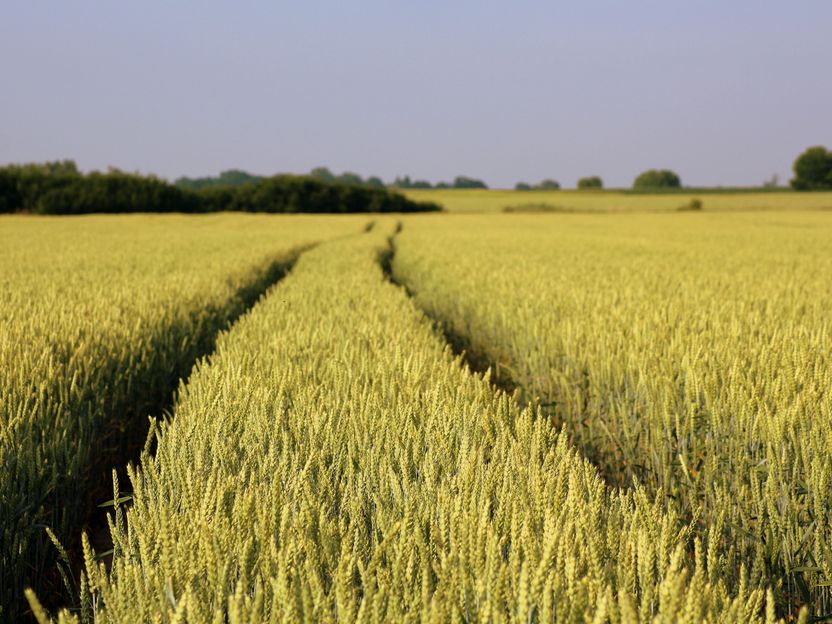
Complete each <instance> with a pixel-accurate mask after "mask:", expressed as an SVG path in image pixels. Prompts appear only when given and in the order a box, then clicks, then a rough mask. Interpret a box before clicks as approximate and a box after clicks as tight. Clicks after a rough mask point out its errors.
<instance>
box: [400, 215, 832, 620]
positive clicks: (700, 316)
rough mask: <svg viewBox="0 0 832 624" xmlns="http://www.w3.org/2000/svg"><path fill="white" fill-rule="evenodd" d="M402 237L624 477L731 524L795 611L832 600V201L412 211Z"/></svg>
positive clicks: (733, 539)
mask: <svg viewBox="0 0 832 624" xmlns="http://www.w3.org/2000/svg"><path fill="white" fill-rule="evenodd" d="M396 245H397V253H396V256H395V260H394V262H393V271H394V274H395V276H396V278H397V279H398V280H400V281H401V282H402V283H404V284H406V285H407V287H408V288H409V289H410V291H411V292H412V293H414V296H415V298H416V301H417V302H418V304H419V305H420V306H422V307H423V308H424V309H425V310H427V311H428V312H429V314H430V315H431V316H433V317H435V318H437V319H439V320H441V321H442V323H443V324H444V326H445V327H446V330H447V331H448V332H449V333H450V334H453V335H455V336H457V337H461V338H462V339H463V340H465V341H467V346H468V348H469V350H470V351H472V352H474V353H476V354H477V355H478V356H479V357H481V358H485V359H486V360H487V361H488V362H490V363H491V364H492V365H494V366H495V368H496V369H497V370H498V372H499V374H500V375H501V376H503V377H506V378H508V379H509V380H510V381H511V382H512V383H513V384H516V385H517V386H519V387H520V388H521V389H522V392H523V397H524V399H525V400H526V401H527V402H530V403H536V404H538V405H541V406H542V408H543V409H545V411H546V412H547V414H549V415H551V416H552V417H553V418H554V419H555V421H556V422H557V423H558V425H562V426H563V427H564V429H565V431H566V432H567V433H568V435H569V438H570V440H571V441H572V442H573V443H574V444H575V445H576V446H577V447H578V448H579V449H580V450H581V452H582V454H584V456H586V457H588V458H590V459H591V460H592V461H593V463H595V464H596V465H597V466H598V467H599V469H600V470H601V472H602V474H604V476H605V478H606V479H607V480H608V482H610V483H612V484H615V485H619V486H631V485H632V484H633V483H637V484H640V486H642V487H644V488H646V491H647V492H648V493H649V495H651V496H653V495H661V496H664V497H667V500H668V505H669V506H671V507H672V508H674V509H676V510H677V511H678V513H679V514H680V515H681V517H683V518H686V519H687V518H701V523H700V526H701V527H711V529H710V530H711V531H713V530H715V529H714V527H719V538H720V540H721V543H722V544H723V546H724V548H725V552H726V562H725V563H726V573H727V574H728V573H729V572H730V570H734V571H738V570H740V569H742V568H743V567H744V568H745V569H746V570H747V571H748V572H749V573H750V576H751V581H752V583H754V584H761V585H767V584H770V585H772V586H773V587H774V588H775V594H776V596H777V602H778V608H779V610H780V611H781V612H782V613H789V612H794V610H795V608H796V605H800V604H809V605H810V606H811V607H812V610H813V613H814V614H815V615H816V616H823V615H825V614H827V613H829V612H830V611H832V590H830V585H832V525H830V520H829V518H830V512H832V489H830V484H832V453H830V451H829V449H830V448H832V394H830V388H832V317H830V310H832V282H830V280H829V275H832V219H830V215H829V214H824V213H815V214H810V213H792V214H786V213H776V214H775V213H771V214H763V213H755V214H735V215H677V216H668V215H652V216H651V215H629V216H627V217H620V216H613V215H605V216H583V215H567V216H561V217H557V216H555V217H539V216H538V217H523V216H512V217H502V218H500V217H490V218H485V217H470V218H464V217H459V218H457V219H456V222H455V223H454V224H449V223H448V222H445V223H438V222H437V221H435V220H430V219H412V220H410V221H408V223H407V225H406V227H405V228H404V231H403V233H402V234H401V235H400V236H399V237H398V238H397V242H396ZM460 250H463V251H460ZM729 578H730V574H729Z"/></svg>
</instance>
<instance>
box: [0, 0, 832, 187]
mask: <svg viewBox="0 0 832 624" xmlns="http://www.w3.org/2000/svg"><path fill="white" fill-rule="evenodd" d="M831 33H832V2H829V1H828V0H816V1H800V0H795V1H794V2H782V1H781V2H770V1H768V0H755V1H752V0H735V1H733V2H729V1H728V0H722V1H720V2H716V1H710V0H702V1H691V0H687V1H685V2H682V1H676V0H664V1H661V2H659V1H652V0H651V1H646V0H645V1H641V0H633V2H622V1H621V0H617V1H614V2H613V1H601V0H584V1H581V2H569V3H564V2H533V1H530V0H517V1H514V2H503V3H496V2H488V1H479V2H473V1H455V0H446V1H444V2H440V1H435V0H422V1H420V2H402V1H396V0H388V1H386V2H382V1H376V0H371V1H365V0H353V2H330V1H323V0H304V1H301V2H265V1H238V2H233V3H232V2H217V1H211V0H202V1H200V2H175V1H174V2H171V1H168V2H161V1H157V0H145V1H144V2H141V3H124V2H112V0H109V1H100V2H92V1H87V0H72V1H66V2H58V1H54V0H53V1H51V2H49V1H42V2H32V1H31V0H27V1H19V0H4V2H3V4H2V7H0V80H2V87H0V163H3V162H19V161H41V160H47V159H57V158H74V159H76V161H77V162H78V164H79V165H80V166H81V167H82V168H83V169H102V168H106V167H107V166H108V165H113V166H117V167H120V168H122V169H127V170H139V171H142V172H152V173H156V174H159V175H162V176H165V177H168V178H175V177H178V176H180V175H205V174H214V173H218V172H219V171H220V170H223V169H229V168H235V167H239V168H243V169H246V170H249V171H251V172H255V173H275V172H278V171H293V172H303V171H308V170H309V169H311V168H312V167H315V166H318V165H326V166H329V167H330V168H331V169H333V170H335V171H339V172H340V171H343V170H352V171H356V172H358V173H360V174H362V175H369V174H376V175H380V176H381V177H383V178H385V179H387V180H390V179H392V178H393V177H394V176H396V175H402V174H409V175H411V176H413V177H417V178H426V179H429V180H432V181H438V180H440V179H449V178H452V177H454V176H455V175H458V174H465V175H471V176H476V177H480V178H483V179H485V180H486V181H487V182H488V183H489V184H491V185H492V186H510V185H513V184H514V183H515V182H517V181H518V180H525V181H529V182H535V181H538V180H540V179H542V178H544V177H552V178H555V179H557V180H559V181H560V182H561V183H562V184H564V185H567V186H571V185H574V183H575V181H576V179H577V178H578V177H580V176H583V175H588V174H598V175H601V176H602V177H603V178H604V180H605V182H606V183H607V185H609V186H624V185H629V184H630V183H631V182H632V179H633V177H634V176H635V175H636V174H637V173H639V172H640V171H642V170H644V169H646V168H650V167H668V168H672V169H675V170H676V171H677V172H678V173H679V174H680V175H681V177H682V180H683V182H684V183H685V184H690V185H710V184H725V185H730V184H759V183H761V182H762V181H763V180H764V179H767V178H768V177H770V176H771V175H772V174H775V173H776V174H779V176H780V178H781V181H785V180H787V179H788V177H789V175H790V169H791V163H792V162H793V160H794V158H795V156H796V155H797V154H798V153H799V152H800V151H801V150H802V149H804V148H805V147H807V146H809V145H814V144H826V145H828V146H830V147H832V34H831Z"/></svg>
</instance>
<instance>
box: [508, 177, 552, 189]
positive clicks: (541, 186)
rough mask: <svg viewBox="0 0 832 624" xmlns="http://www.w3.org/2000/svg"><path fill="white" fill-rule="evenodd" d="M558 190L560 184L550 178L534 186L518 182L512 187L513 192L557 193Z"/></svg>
mask: <svg viewBox="0 0 832 624" xmlns="http://www.w3.org/2000/svg"><path fill="white" fill-rule="evenodd" d="M558 189H560V184H559V183H558V182H556V181H555V180H552V179H551V178H546V179H545V180H543V181H541V182H540V184H535V185H534V186H532V185H531V184H528V183H526V182H518V183H517V184H515V185H514V190H515V191H557V190H558Z"/></svg>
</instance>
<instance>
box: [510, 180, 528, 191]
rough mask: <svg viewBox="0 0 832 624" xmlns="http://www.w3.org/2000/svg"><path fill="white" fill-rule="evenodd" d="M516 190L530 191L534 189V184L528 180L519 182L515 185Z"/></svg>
mask: <svg viewBox="0 0 832 624" xmlns="http://www.w3.org/2000/svg"><path fill="white" fill-rule="evenodd" d="M514 190H515V191H530V190H532V185H531V184H529V183H528V182H518V183H517V184H515V185H514Z"/></svg>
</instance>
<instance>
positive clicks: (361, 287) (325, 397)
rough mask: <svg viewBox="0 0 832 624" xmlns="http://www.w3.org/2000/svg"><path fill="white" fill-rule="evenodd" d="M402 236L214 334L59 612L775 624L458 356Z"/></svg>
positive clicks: (672, 527) (713, 549) (656, 510)
mask: <svg viewBox="0 0 832 624" xmlns="http://www.w3.org/2000/svg"><path fill="white" fill-rule="evenodd" d="M390 233H392V224H391V223H386V224H382V225H380V226H378V227H376V228H375V229H373V230H372V231H370V232H369V233H366V234H362V235H357V236H354V237H350V238H344V239H339V240H338V241H334V242H330V243H327V244H323V245H320V246H318V247H316V248H315V249H313V250H311V251H309V252H306V253H304V254H303V255H302V256H301V258H300V260H299V261H298V262H297V264H296V265H295V266H294V268H293V270H292V273H291V274H290V275H289V276H288V277H287V278H286V279H285V280H283V281H282V282H281V283H280V284H279V285H278V286H277V287H276V288H275V289H274V290H273V291H271V293H270V294H269V296H267V297H266V298H265V299H263V300H262V301H261V302H260V303H259V304H258V305H257V306H255V307H254V308H253V310H252V311H251V312H250V313H249V314H248V315H246V316H245V317H243V318H242V319H240V320H239V321H238V322H237V323H236V324H235V325H234V326H233V327H232V328H231V329H230V330H229V331H228V332H227V333H224V334H223V335H222V336H221V337H220V338H219V340H218V342H217V349H216V352H215V354H214V355H213V356H212V357H211V358H210V360H209V361H206V362H204V363H202V364H201V365H200V366H199V367H198V369H197V370H196V371H195V372H194V374H193V375H192V376H191V377H190V380H189V383H188V384H187V385H186V386H183V388H182V389H181V392H180V394H179V397H178V400H177V403H176V405H175V409H174V413H173V417H172V418H171V419H166V420H164V421H162V422H160V423H159V425H158V429H157V431H156V433H155V439H156V450H155V452H152V453H151V452H150V451H149V450H146V451H145V452H144V453H143V454H142V457H141V464H140V465H139V466H138V467H133V468H131V469H130V470H129V473H130V484H129V486H128V485H127V484H124V483H121V484H119V483H116V484H115V487H114V492H113V500H114V501H119V500H121V499H123V498H129V503H127V504H124V503H116V509H115V511H114V514H113V516H112V519H111V522H110V530H111V533H112V536H113V543H114V553H113V560H112V565H111V566H110V567H109V568H107V567H105V566H104V564H103V563H98V562H96V560H95V559H96V555H95V553H94V552H93V551H92V548H91V547H90V545H89V542H88V541H86V540H85V547H84V551H85V559H86V566H85V570H84V572H83V574H82V577H81V580H80V586H81V591H80V604H79V605H78V606H79V608H80V613H70V612H68V611H67V612H64V613H63V614H62V615H61V616H60V620H61V621H62V622H70V621H77V620H78V619H80V620H81V621H84V622H90V621H96V622H109V621H115V622H127V621H156V622H186V621H187V622H209V621H213V622H224V621H227V622H230V623H232V624H237V623H239V622H298V621H316V622H336V621H337V622H390V621H397V622H398V621H401V622H408V621H432V622H449V621H469V622H471V621H481V622H489V621H493V622H508V621H513V622H553V621H557V622H567V623H568V622H590V621H592V622H640V621H655V622H701V621H704V620H705V619H706V618H707V621H710V622H740V621H741V622H762V621H763V619H762V613H763V612H764V611H767V613H768V616H767V620H766V621H769V622H773V621H774V618H773V613H772V608H773V604H772V602H771V598H770V597H769V598H768V599H766V596H765V591H763V590H761V589H753V588H751V585H750V584H749V583H748V582H747V574H745V573H743V576H742V578H743V582H741V583H738V589H737V590H736V592H735V593H733V594H732V595H729V593H728V591H727V590H726V583H725V579H724V578H723V573H724V572H725V570H726V563H727V562H726V561H725V560H724V558H723V557H722V555H721V554H720V550H719V548H718V546H719V544H718V542H717V541H715V540H712V539H710V538H709V535H708V534H706V535H705V536H704V538H703V539H702V540H695V542H692V541H691V538H690V536H691V531H692V529H693V527H692V526H691V525H690V524H689V523H685V522H682V521H681V520H680V518H679V517H678V516H677V515H675V514H674V513H672V512H668V511H667V510H666V505H665V502H664V501H663V500H662V499H661V498H656V499H652V498H650V497H648V496H647V495H646V494H645V492H644V491H643V490H642V489H639V488H637V489H635V490H632V491H621V490H618V489H617V488H609V487H607V486H606V485H605V484H604V482H603V480H602V478H601V476H600V474H599V473H598V471H597V470H596V469H595V468H594V467H593V466H592V465H591V464H589V463H588V462H587V461H585V460H584V459H582V458H581V457H580V456H579V455H578V454H577V453H576V451H575V450H573V449H572V448H571V447H570V446H569V444H568V443H567V439H566V436H565V435H562V434H559V433H558V432H557V431H556V429H555V428H554V427H553V426H552V423H551V422H550V420H549V419H548V418H546V417H545V416H544V415H543V414H542V413H536V412H535V411H534V410H532V409H530V408H527V409H521V408H520V407H519V406H518V404H517V403H516V402H515V401H514V400H513V398H512V397H510V396H508V395H506V394H504V393H500V392H496V393H495V392H494V390H493V388H492V387H491V385H490V383H489V381H488V379H485V378H482V377H480V376H478V375H476V374H472V373H471V372H470V371H469V370H468V368H467V367H466V366H465V365H464V364H463V363H462V362H461V360H459V359H458V358H456V357H454V356H453V354H452V353H451V351H450V349H449V348H448V346H447V344H446V343H445V342H444V341H443V340H442V339H441V338H440V337H438V336H437V334H436V333H435V331H434V327H433V325H432V323H431V322H430V320H429V319H428V318H426V317H425V316H424V315H423V314H422V313H421V312H419V311H418V310H417V309H416V308H415V307H414V306H413V304H412V301H411V300H410V299H409V298H408V296H407V294H406V293H405V292H404V290H403V289H400V288H397V287H396V286H394V285H393V284H391V283H389V282H388V281H386V279H385V277H384V274H383V272H382V270H381V267H380V263H379V260H380V258H381V257H383V255H384V254H385V253H386V251H387V242H386V236H387V235H389V234H390ZM125 486H126V487H127V488H128V490H129V492H130V493H128V494H125V492H124V491H122V488H124V487H125ZM689 551H694V552H695V557H694V558H693V560H690V561H689V560H688V558H687V553H688V552H689ZM29 597H30V600H31V602H32V605H33V607H34V608H35V610H36V612H37V613H38V615H39V617H40V619H41V620H42V621H45V620H46V615H45V614H44V613H43V612H41V611H40V610H39V609H38V603H37V600H36V598H35V597H34V595H33V594H31V593H30V594H29Z"/></svg>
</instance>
